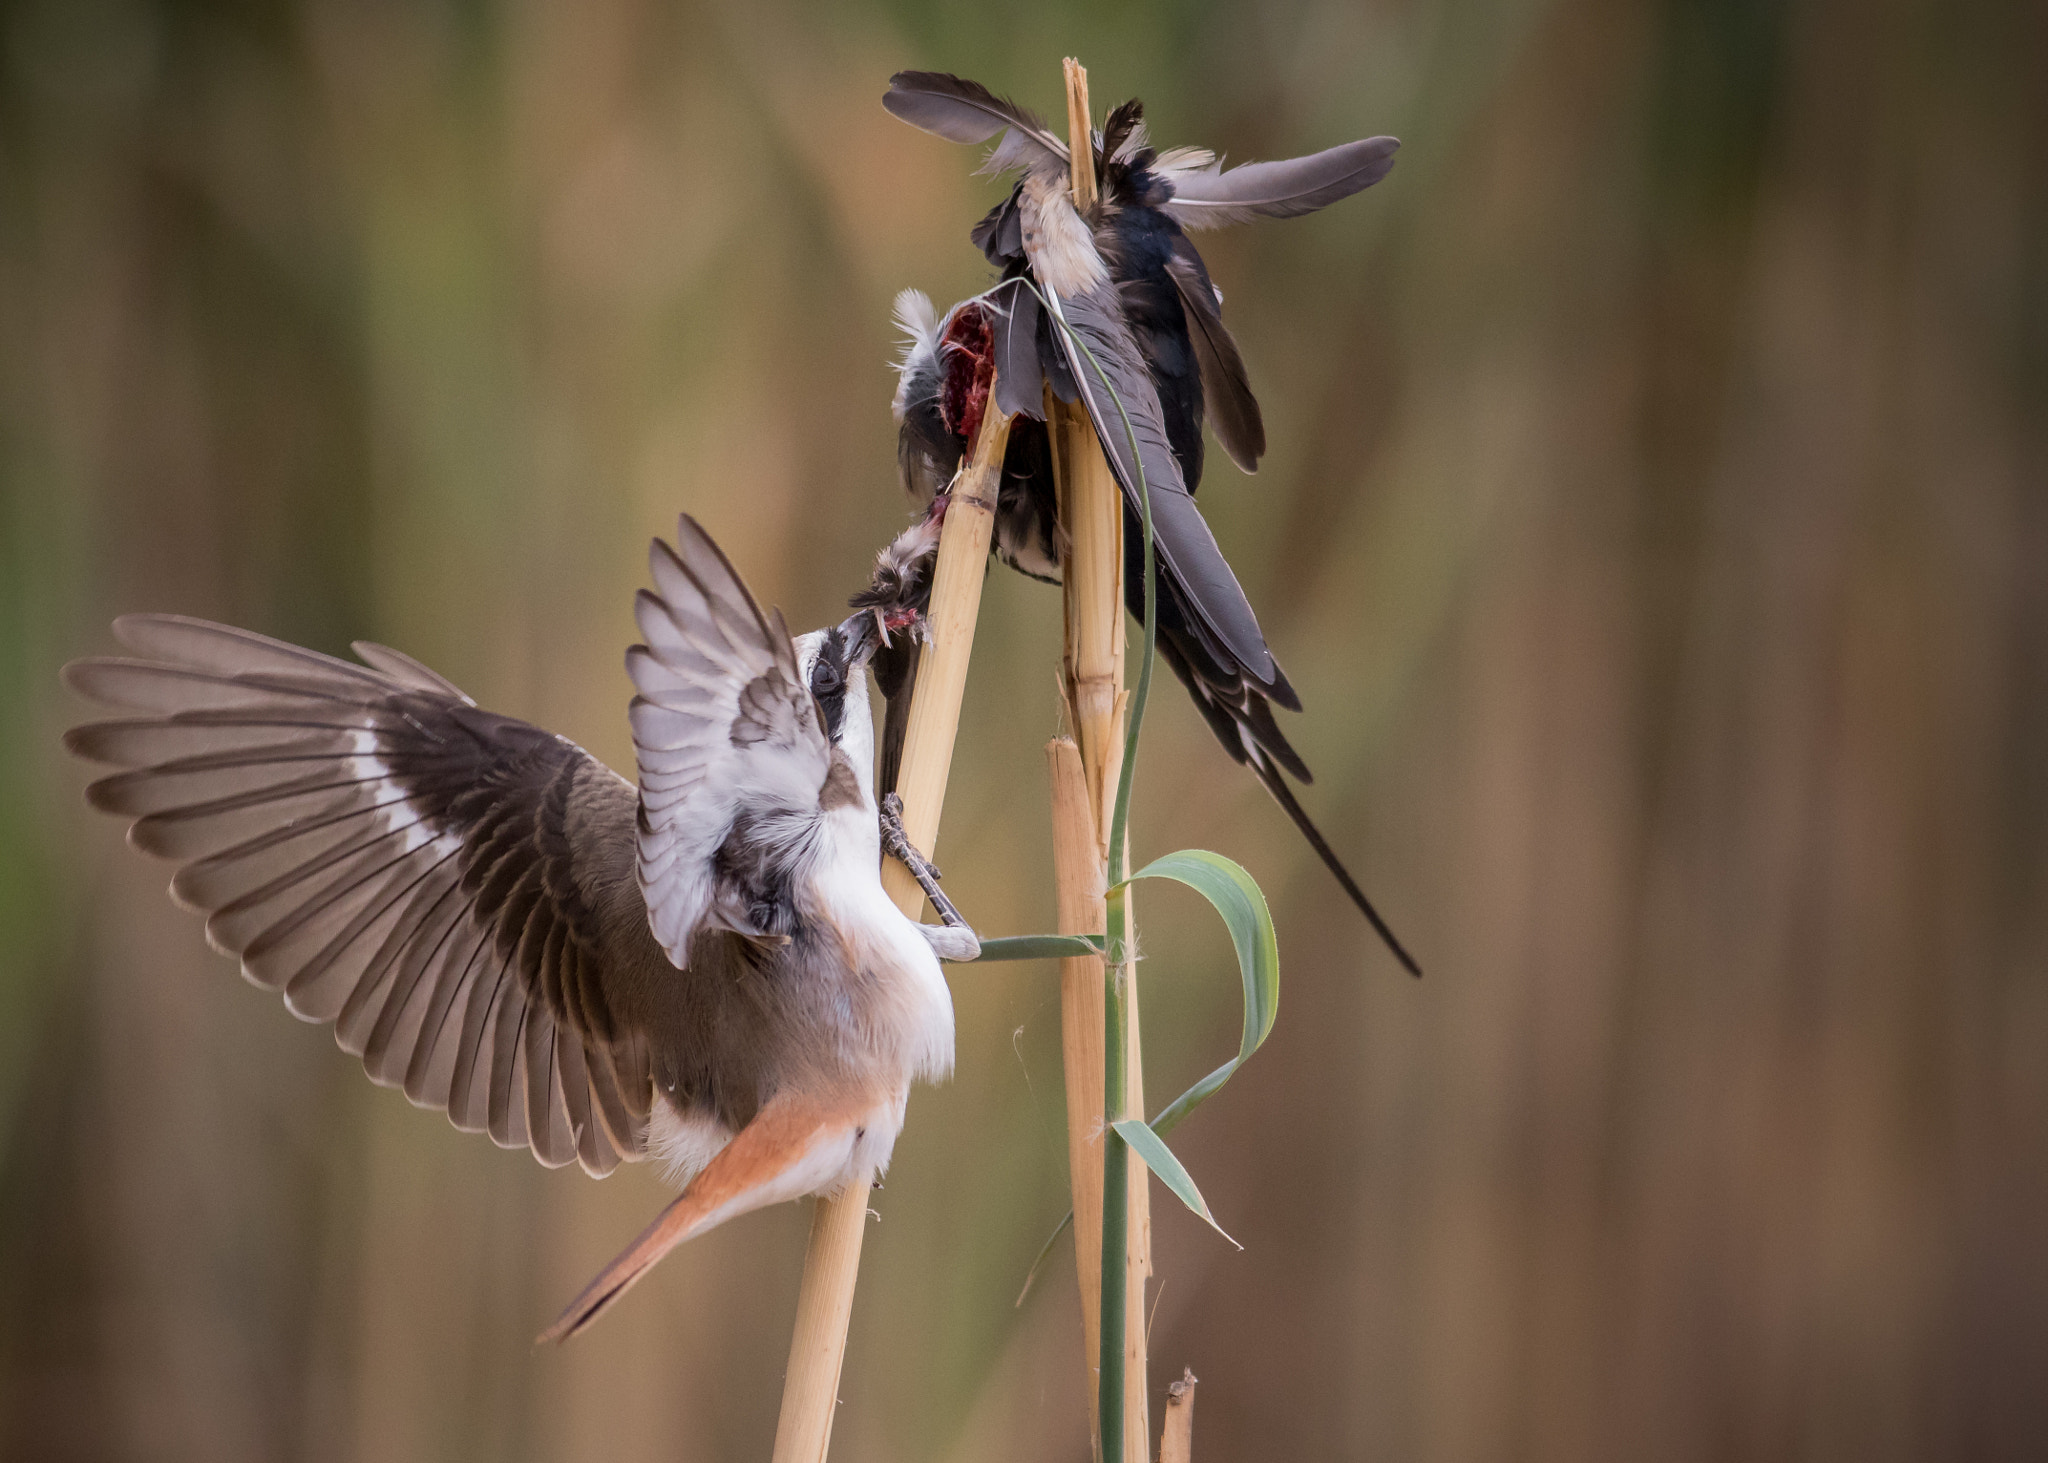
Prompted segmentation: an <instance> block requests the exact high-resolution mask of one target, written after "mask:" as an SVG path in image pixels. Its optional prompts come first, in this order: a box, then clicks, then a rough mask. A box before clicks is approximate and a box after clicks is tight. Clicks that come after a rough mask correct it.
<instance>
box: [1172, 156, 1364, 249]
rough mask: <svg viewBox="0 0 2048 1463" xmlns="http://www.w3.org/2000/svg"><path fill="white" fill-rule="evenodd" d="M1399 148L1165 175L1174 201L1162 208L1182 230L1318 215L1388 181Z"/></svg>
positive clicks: (1242, 164)
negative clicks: (1320, 211)
mask: <svg viewBox="0 0 2048 1463" xmlns="http://www.w3.org/2000/svg"><path fill="white" fill-rule="evenodd" d="M1400 145H1401V144H1400V143H1399V142H1397V141H1396V140H1395V139H1393V138H1391V137H1368V138H1365V139H1364V140H1363V141H1360V142H1345V143H1340V144H1339V145H1338V146H1336V147H1331V148H1325V149H1324V150H1323V151H1322V152H1318V153H1313V154H1311V155H1310V156H1308V157H1297V158H1288V159H1286V160H1285V161H1282V162H1270V163H1241V164H1239V165H1238V166H1237V167H1234V168H1231V169H1229V170H1227V171H1219V170H1218V169H1216V168H1215V167H1214V166H1213V165H1212V166H1211V167H1210V168H1208V169H1206V170H1200V171H1191V172H1171V173H1168V174H1166V175H1165V176H1166V177H1167V178H1168V180H1169V181H1170V182H1171V184H1172V187H1173V197H1172V198H1171V199H1170V200H1168V201H1167V202H1166V203H1165V204H1164V205H1163V209H1164V211H1165V213H1166V214H1167V215H1168V216H1169V217H1170V218H1172V219H1173V220H1174V222H1176V223H1178V224H1179V225H1180V226H1181V227H1182V228H1184V229H1215V228H1222V227H1223V226H1224V225H1226V224H1237V223H1249V222H1251V221H1252V220H1253V219H1259V218H1295V217H1297V216H1299V215H1301V214H1304V213H1314V212H1315V211H1316V210H1317V209H1319V208H1326V207H1328V206H1329V205H1330V204H1332V203H1335V202H1336V201H1337V200H1338V199H1340V198H1349V197H1350V196H1351V195H1352V194H1354V193H1357V192H1359V191H1360V190H1362V189H1365V188H1370V187H1371V186H1372V185H1373V184H1374V183H1377V182H1378V181H1379V180H1380V179H1382V178H1384V177H1385V176H1386V175H1387V172H1388V170H1389V169H1391V168H1392V167H1393V166H1394V150H1395V149H1396V148H1398V147H1399V146H1400Z"/></svg>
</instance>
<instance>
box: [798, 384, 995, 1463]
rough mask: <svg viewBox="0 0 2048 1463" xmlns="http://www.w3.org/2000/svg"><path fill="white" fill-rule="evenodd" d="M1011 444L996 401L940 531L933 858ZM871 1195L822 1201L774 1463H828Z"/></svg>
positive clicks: (905, 788)
mask: <svg viewBox="0 0 2048 1463" xmlns="http://www.w3.org/2000/svg"><path fill="white" fill-rule="evenodd" d="M1009 440H1010V419H1009V418H1008V417H1007V416H1004V415H1003V414H1002V413H1001V412H999V411H997V410H996V405H995V394H994V391H993V390H991V391H990V394H989V402H988V407H987V410H986V411H985V412H984V413H983V414H982V420H981V430H980V432H979V433H978V434H977V435H976V437H975V441H974V451H973V454H972V455H971V457H970V458H969V459H968V463H967V466H966V467H965V468H964V469H962V471H961V473H960V475H959V476H958V477H957V478H955V479H954V482H953V487H952V495H951V502H950V503H949V504H948V506H947V509H946V520H945V523H944V524H943V526H942V527H941V528H940V530H939V561H938V566H937V567H936V569H934V571H933V573H932V598H931V610H930V612H929V614H928V616H927V624H928V626H929V629H930V635H931V638H930V642H929V643H928V644H927V645H926V646H925V648H924V653H923V654H922V655H921V656H919V657H918V668H917V684H916V686H915V687H914V689H913V690H912V693H911V702H910V725H909V726H908V727H907V728H906V730H905V733H904V739H903V761H902V766H901V770H900V771H899V772H898V774H897V787H896V790H897V792H899V793H900V794H901V795H902V797H903V828H904V831H905V832H906V833H907V834H908V835H909V836H910V841H911V843H912V844H913V845H914V846H916V847H917V849H918V850H919V851H920V852H922V853H924V854H925V855H927V856H930V855H931V853H932V850H933V845H934V844H935V843H936V842H937V839H938V833H939V810H940V808H941V807H942V806H943V804H944V803H945V800H946V779H947V775H948V774H949V773H950V772H951V770H952V765H953V738H954V734H955V733H956V732H957V731H958V730H959V725H960V698H961V694H962V693H963V692H964V691H965V689H966V686H967V662H968V657H969V655H970V653H971V652H972V650H973V648H974V626H975V621H976V620H977V619H978V618H979V617H980V614H981V584H982V579H983V578H984V576H985V575H986V573H987V569H988V546H989V536H990V534H991V533H992V532H993V531H994V526H995V505H996V489H997V486H998V484H999V483H1000V481H1001V476H1002V466H1003V451H1004V449H1005V448H1006V447H1007V446H1008V445H1009ZM882 885H883V887H884V888H885V889H887V890H888V891H889V897H890V898H892V899H894V900H895V901H896V907H897V908H898V909H900V910H902V911H903V912H904V913H905V914H907V915H910V916H911V917H912V918H916V916H917V914H918V912H919V911H920V909H921V908H922V907H923V901H924V894H923V891H921V890H920V889H919V888H918V886H917V881H916V879H914V878H912V877H911V874H910V871H909V870H908V869H906V868H904V867H903V866H902V865H901V864H899V863H898V862H896V861H895V860H894V859H890V860H888V861H887V862H885V863H884V865H883V867H882ZM868 1192H869V1186H868V1185H867V1184H864V1183H860V1184H853V1185H850V1186H849V1187H848V1188H847V1190H846V1192H845V1193H843V1194H840V1195H838V1196H837V1197H836V1198H831V1199H820V1200H818V1202H817V1209H816V1211H815V1212H814V1214H813V1215H812V1218H811V1242H810V1247H809V1248H808V1249H807V1250H806V1251H805V1252H804V1278H803V1285H802V1288H801V1289H800V1290H799V1291H798V1293H797V1303H796V1327H795V1330H794V1332H793V1333H792V1334H791V1336H790V1340H789V1369H788V1371H787V1372H786V1373H785V1374H784V1377H783V1383H782V1415H781V1418H780V1420H779V1421H778V1422H777V1424H776V1428H775V1459H774V1463H824V1458H825V1452H826V1449H827V1448H828V1447H830V1446H831V1442H832V1416H833V1412H834V1409H835V1408H836V1406H837V1403H838V1396H839V1369H840V1365H841V1363H842V1362H843V1361H844V1360H845V1359H846V1328H847V1324H848V1322H849V1321H851V1320H852V1317H853V1287H854V1281H855V1279H856V1278H857V1277H858V1275H859V1271H860V1248H861V1241H862V1239H863V1238H864V1236H865V1232H866V1228H867V1212H868Z"/></svg>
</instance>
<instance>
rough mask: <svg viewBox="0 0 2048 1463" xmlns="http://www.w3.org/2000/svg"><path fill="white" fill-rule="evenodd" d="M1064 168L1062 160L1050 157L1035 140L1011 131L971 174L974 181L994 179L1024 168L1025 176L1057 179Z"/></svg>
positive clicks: (1064, 163)
mask: <svg viewBox="0 0 2048 1463" xmlns="http://www.w3.org/2000/svg"><path fill="white" fill-rule="evenodd" d="M1066 167H1067V160H1066V159H1065V158H1063V157H1061V158H1056V157H1052V156H1051V155H1049V154H1048V153H1047V152H1046V150H1045V147H1044V145H1043V144H1041V143H1040V142H1039V141H1038V140H1037V139H1036V138H1033V137H1030V136H1028V135H1027V134H1024V133H1021V132H1019V131H1018V130H1017V129H1016V128H1014V127H1012V128H1010V129H1009V130H1008V131H1006V132H1005V133H1003V135H1002V136H1001V137H999V138H997V139H996V145H995V146H994V147H992V148H990V149H989V150H988V156H987V157H985V158H983V159H982V161H981V166H980V167H978V168H976V169H975V170H974V171H975V175H976V176H977V177H982V176H986V177H990V178H995V177H1000V176H1001V175H1002V174H1004V173H1007V172H1009V171H1011V170H1012V169H1014V168H1023V169H1025V170H1026V171H1027V172H1031V173H1044V174H1046V175H1048V176H1054V177H1056V176H1059V175H1060V174H1062V173H1064V172H1065V171H1066Z"/></svg>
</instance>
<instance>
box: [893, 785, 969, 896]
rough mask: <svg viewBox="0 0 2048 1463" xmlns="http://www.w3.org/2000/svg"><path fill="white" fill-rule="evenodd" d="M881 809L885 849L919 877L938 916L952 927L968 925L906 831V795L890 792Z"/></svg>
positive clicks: (912, 874) (934, 870)
mask: <svg viewBox="0 0 2048 1463" xmlns="http://www.w3.org/2000/svg"><path fill="white" fill-rule="evenodd" d="M880 813H881V820H882V851H883V852H884V853H886V854H888V855H889V856H890V857H891V858H893V859H896V860H897V861H898V862H900V863H901V864H902V865H903V866H904V867H905V868H906V869H909V870H910V874H911V877H912V878H914V879H916V880H917V887H918V888H920V889H922V890H924V897H925V898H927V899H929V900H930V901H931V902H932V908H933V909H936V910H937V911H938V912H939V918H940V919H941V920H943V921H945V923H946V925H947V926H948V927H949V928H955V929H965V928H967V921H966V920H964V919H962V918H961V917H960V911H959V910H958V909H956V908H954V907H953V901H952V900H950V899H948V898H947V897H946V894H945V891H944V890H942V889H941V888H939V871H938V869H937V868H936V867H935V866H934V865H933V864H932V862H931V860H929V859H927V858H926V857H925V856H924V855H923V854H921V853H919V852H918V851H917V850H916V849H915V848H913V847H912V846H911V843H910V835H909V834H907V833H905V832H904V831H903V799H902V798H901V797H899V796H897V795H896V794H895V793H893V792H892V793H889V794H888V795H887V796H885V797H884V798H883V799H882V806H881V809H880Z"/></svg>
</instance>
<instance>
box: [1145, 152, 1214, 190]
mask: <svg viewBox="0 0 2048 1463" xmlns="http://www.w3.org/2000/svg"><path fill="white" fill-rule="evenodd" d="M1222 168H1223V163H1222V160H1221V159H1220V158H1218V157H1217V156H1216V154H1215V153H1213V152H1211V151H1209V149H1208V148H1206V147H1169V148H1168V149H1167V150H1166V151H1165V152H1162V153H1160V154H1159V156H1158V157H1155V158H1154V159H1152V171H1153V172H1155V173H1157V174H1158V175H1159V176H1160V177H1162V178H1164V179H1166V180H1167V181H1168V182H1169V183H1170V182H1172V181H1174V180H1175V179H1176V178H1188V177H1193V176H1194V175H1195V174H1196V173H1215V172H1220V171H1222Z"/></svg>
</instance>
